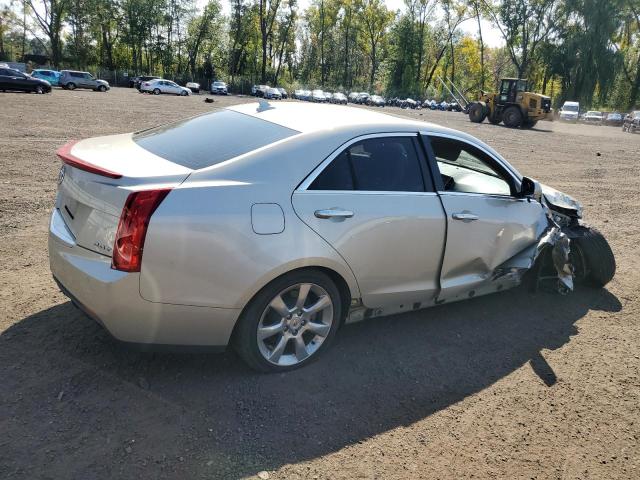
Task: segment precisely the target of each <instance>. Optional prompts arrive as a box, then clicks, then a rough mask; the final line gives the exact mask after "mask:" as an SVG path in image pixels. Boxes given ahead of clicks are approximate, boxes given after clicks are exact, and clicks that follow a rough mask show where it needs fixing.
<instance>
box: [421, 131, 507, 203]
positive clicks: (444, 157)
mask: <svg viewBox="0 0 640 480" xmlns="http://www.w3.org/2000/svg"><path fill="white" fill-rule="evenodd" d="M430 141H431V147H432V148H433V153H434V156H435V157H436V158H435V159H436V163H437V166H438V170H439V171H440V175H441V177H442V183H443V184H444V190H445V191H446V192H461V193H478V194H488V195H511V187H510V184H509V182H508V180H507V179H508V176H507V174H506V173H505V172H503V171H502V169H501V168H500V167H499V166H498V165H497V164H496V162H495V160H493V159H492V158H491V157H489V156H488V155H487V154H485V153H484V152H482V151H481V150H479V149H478V148H476V147H474V146H472V145H469V144H467V143H465V142H461V141H458V140H454V139H451V138H443V137H430Z"/></svg>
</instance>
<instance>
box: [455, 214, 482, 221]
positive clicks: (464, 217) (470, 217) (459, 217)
mask: <svg viewBox="0 0 640 480" xmlns="http://www.w3.org/2000/svg"><path fill="white" fill-rule="evenodd" d="M451 216H452V217H453V219H454V220H464V221H467V222H473V221H474V220H478V216H477V215H474V214H473V213H465V212H460V213H454V214H453V215H451Z"/></svg>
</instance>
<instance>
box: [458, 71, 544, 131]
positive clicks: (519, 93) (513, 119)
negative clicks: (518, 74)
mask: <svg viewBox="0 0 640 480" xmlns="http://www.w3.org/2000/svg"><path fill="white" fill-rule="evenodd" d="M468 112H469V120H471V121H472V122H474V123H482V122H483V121H484V119H485V118H488V119H489V121H490V122H491V123H492V124H494V125H498V124H499V123H500V122H502V123H504V125H505V126H507V127H509V128H520V127H522V128H532V127H533V126H534V125H535V124H536V123H537V122H538V120H543V119H548V120H551V119H552V115H551V98H550V97H547V96H546V95H540V94H539V93H531V92H529V91H528V82H527V80H523V79H521V78H503V79H502V80H501V81H500V92H499V93H489V92H481V94H480V99H479V100H478V101H477V102H471V103H470V105H468Z"/></svg>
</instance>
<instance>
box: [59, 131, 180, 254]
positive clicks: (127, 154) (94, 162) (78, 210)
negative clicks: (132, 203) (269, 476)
mask: <svg viewBox="0 0 640 480" xmlns="http://www.w3.org/2000/svg"><path fill="white" fill-rule="evenodd" d="M58 155H59V157H60V158H61V160H62V161H63V166H62V169H61V170H60V175H59V177H58V196H57V199H56V208H57V209H58V211H59V212H60V215H61V216H62V218H63V219H64V222H65V224H66V226H67V228H68V229H69V231H70V232H71V234H72V235H73V236H74V238H75V242H76V243H77V244H78V245H80V246H81V247H84V248H87V249H89V250H92V251H94V252H97V253H100V254H102V255H107V256H111V255H112V252H113V242H114V239H115V234H116V230H117V228H118V222H119V220H120V215H121V213H122V208H123V206H124V204H125V202H126V199H127V197H128V196H129V194H130V193H131V192H133V191H137V190H145V189H151V188H172V187H174V186H177V185H179V184H180V183H182V182H183V181H184V180H185V179H186V178H187V177H188V176H189V174H190V173H191V172H192V171H193V170H191V169H189V168H187V167H184V166H181V165H177V164H175V163H172V162H170V161H168V160H166V159H163V158H161V157H159V156H157V155H154V154H153V153H151V152H149V151H147V150H145V149H144V148H142V147H140V146H138V145H137V144H136V143H135V142H134V141H133V140H132V136H131V134H125V135H113V136H107V137H97V138H92V139H87V140H82V141H80V142H70V143H68V144H67V145H65V146H63V147H61V148H60V150H58Z"/></svg>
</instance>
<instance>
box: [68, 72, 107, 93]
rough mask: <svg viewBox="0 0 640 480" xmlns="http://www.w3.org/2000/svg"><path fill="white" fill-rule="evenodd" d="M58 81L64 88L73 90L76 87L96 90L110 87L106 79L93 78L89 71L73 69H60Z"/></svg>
mask: <svg viewBox="0 0 640 480" xmlns="http://www.w3.org/2000/svg"><path fill="white" fill-rule="evenodd" d="M58 83H59V84H60V86H62V88H64V89H66V90H75V89H76V88H90V89H91V90H95V91H97V92H106V91H107V90H109V89H110V88H111V87H110V86H109V82H107V81H106V80H100V79H97V78H95V77H94V76H93V75H91V74H90V73H89V72H78V71H75V70H62V71H60V78H59V80H58Z"/></svg>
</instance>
